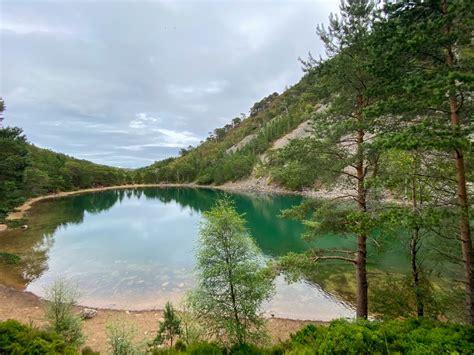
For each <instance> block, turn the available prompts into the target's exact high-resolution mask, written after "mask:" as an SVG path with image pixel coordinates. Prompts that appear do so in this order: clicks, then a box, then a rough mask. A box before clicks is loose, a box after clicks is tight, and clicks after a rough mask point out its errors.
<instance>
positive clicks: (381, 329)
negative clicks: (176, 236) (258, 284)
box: [156, 318, 474, 354]
mask: <svg viewBox="0 0 474 355" xmlns="http://www.w3.org/2000/svg"><path fill="white" fill-rule="evenodd" d="M160 353H164V352H159V351H158V352H156V354H160ZM174 353H176V354H178V353H181V354H183V353H185V354H473V353H474V327H472V326H470V325H463V324H454V323H442V322H438V321H432V320H428V319H416V318H413V319H408V320H392V321H385V322H384V321H353V322H351V321H346V320H335V321H332V322H331V323H330V324H329V326H325V325H314V324H309V325H307V326H305V327H304V328H303V329H301V330H300V331H298V332H297V333H296V334H294V335H292V336H291V338H290V339H289V340H287V341H286V342H284V343H281V344H278V345H275V346H274V347H272V348H261V347H256V346H253V345H248V344H241V345H236V346H234V347H232V348H230V349H226V348H224V347H219V346H218V345H215V344H209V343H198V344H192V345H191V346H188V347H187V348H186V350H185V351H180V352H179V351H172V350H169V349H166V354H174Z"/></svg>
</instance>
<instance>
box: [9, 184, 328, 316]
mask: <svg viewBox="0 0 474 355" xmlns="http://www.w3.org/2000/svg"><path fill="white" fill-rule="evenodd" d="M147 187H155V188H167V187H186V188H204V189H214V190H221V191H228V192H234V193H263V194H265V193H268V194H287V195H305V194H304V192H293V191H286V190H283V189H281V188H278V187H275V186H271V185H266V186H265V187H266V188H261V187H259V186H258V185H257V184H255V183H254V182H252V181H249V180H244V181H242V182H231V183H226V184H223V185H219V186H216V185H197V184H195V183H186V184H176V183H159V184H128V185H114V186H103V187H94V188H87V189H80V190H74V191H62V192H58V193H53V194H48V195H43V196H38V197H33V198H30V199H28V200H27V201H25V202H24V203H23V204H22V205H20V206H19V207H17V208H16V209H15V210H14V211H12V212H10V213H9V214H8V215H7V217H6V218H5V219H6V220H10V221H14V220H18V219H21V218H24V217H25V216H26V215H27V212H28V211H29V210H30V209H31V208H32V207H33V206H34V205H35V204H36V203H38V202H40V201H44V200H51V199H55V198H62V197H67V196H73V195H79V194H86V193H92V192H100V191H107V190H118V189H133V188H147ZM2 226H4V228H1V227H2ZM7 230H10V228H8V226H7V225H5V224H0V233H1V232H2V231H7ZM5 290H8V292H5ZM0 291H1V292H0V294H2V295H3V294H4V293H7V294H9V295H11V294H15V296H14V298H17V299H30V300H32V299H34V300H35V301H34V302H37V303H43V302H44V300H43V299H42V298H41V297H40V296H38V295H36V294H34V293H32V292H29V291H25V290H18V289H15V288H11V287H8V286H5V285H2V284H0ZM2 298H5V296H2ZM7 298H8V297H7ZM2 302H3V300H1V301H0V304H1V303H2ZM31 302H33V301H31ZM77 307H78V308H79V309H84V308H94V309H97V310H99V311H101V312H112V313H116V312H118V313H121V312H122V313H123V312H126V313H127V312H128V313H157V312H158V313H160V312H162V309H144V310H128V309H113V308H101V307H91V306H87V305H77ZM0 309H1V307H0ZM2 313H3V312H2ZM3 318H4V314H0V319H3ZM268 320H279V321H280V322H297V323H299V324H307V323H321V324H326V322H324V321H317V320H315V321H313V320H301V319H291V318H278V317H271V318H268Z"/></svg>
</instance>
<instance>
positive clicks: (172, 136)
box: [118, 128, 200, 152]
mask: <svg viewBox="0 0 474 355" xmlns="http://www.w3.org/2000/svg"><path fill="white" fill-rule="evenodd" d="M152 131H153V132H156V133H158V134H159V135H158V137H156V138H155V142H154V143H144V144H135V145H126V146H120V147H118V148H119V149H125V150H130V151H135V152H137V151H142V150H144V149H145V148H163V147H166V148H184V147H187V146H189V145H193V144H196V143H198V142H199V141H200V139H199V138H198V137H196V136H194V135H193V134H192V133H191V132H188V131H181V132H179V131H173V130H169V129H164V128H155V129H152Z"/></svg>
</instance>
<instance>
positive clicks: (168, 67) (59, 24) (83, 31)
mask: <svg viewBox="0 0 474 355" xmlns="http://www.w3.org/2000/svg"><path fill="white" fill-rule="evenodd" d="M337 7H338V2H337V1H332V0H326V1H323V0H317V1H316V0H315V1H313V2H302V1H286V2H280V1H278V2H269V1H265V2H258V1H237V0H235V1H226V2H225V3H224V2H218V1H215V2H188V1H176V2H155V1H153V2H152V1H138V2H131V1H123V2H122V1H119V2H116V1H114V2H111V1H97V2H94V1H61V2H60V1H42V2H38V1H34V0H22V1H18V0H3V1H2V19H1V23H0V36H1V38H0V52H1V61H0V76H1V78H2V80H1V81H0V93H1V95H2V96H3V98H4V99H5V102H6V105H7V111H6V112H5V114H4V116H5V119H6V121H5V123H6V124H8V125H17V126H20V127H22V128H23V129H24V131H25V133H26V134H27V136H28V139H29V140H30V141H31V142H33V143H34V144H37V145H41V146H43V147H47V148H49V149H53V150H56V151H62V152H66V153H68V154H70V155H74V156H77V157H79V158H88V159H91V160H93V161H96V162H99V163H102V164H112V165H120V166H128V167H138V166H142V165H144V164H148V163H149V162H150V161H154V160H159V159H162V158H166V157H169V156H174V155H177V154H178V151H179V148H181V147H183V146H187V145H189V144H197V143H198V142H199V141H200V140H201V139H203V138H205V137H206V135H207V133H208V132H209V131H212V130H213V129H214V128H216V127H219V126H222V125H223V124H225V122H226V120H227V121H230V120H231V119H232V118H233V117H236V116H238V115H239V114H240V113H241V112H248V110H249V108H250V107H251V106H252V105H253V103H255V102H256V101H258V100H260V99H261V98H262V97H264V96H267V95H268V94H270V93H272V92H274V91H278V92H281V91H282V90H284V88H285V86H287V85H292V84H294V83H296V82H297V81H298V80H299V79H300V78H301V76H302V75H303V73H302V71H301V66H300V63H299V62H298V57H305V56H306V53H308V52H309V51H312V52H313V54H314V55H316V56H317V55H319V54H324V51H323V49H322V45H321V43H320V42H319V41H318V39H317V37H316V35H315V27H316V24H318V23H321V22H325V21H326V19H327V17H328V14H329V12H331V11H337ZM71 144H72V145H71ZM91 147H93V150H94V152H96V151H97V152H100V151H103V152H109V153H110V154H108V155H103V156H91V155H90V149H91ZM119 147H122V148H119ZM124 147H128V148H129V149H127V148H124ZM124 151H126V152H127V154H126V155H124V154H123V152H124ZM88 154H89V155H88Z"/></svg>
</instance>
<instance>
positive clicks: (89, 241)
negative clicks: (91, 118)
mask: <svg viewBox="0 0 474 355" xmlns="http://www.w3.org/2000/svg"><path fill="white" fill-rule="evenodd" d="M222 194H223V192H221V191H218V190H212V189H194V188H140V189H118V190H107V191H101V192H94V193H85V194H79V195H73V196H68V197H63V198H58V199H51V200H44V201H41V202H39V203H37V204H36V205H34V206H33V208H32V209H31V210H30V211H29V213H28V219H29V221H28V223H29V226H30V228H28V229H27V230H13V231H8V232H5V233H2V234H0V245H2V247H1V249H2V251H6V252H11V253H16V254H18V255H20V256H21V257H22V263H21V264H20V265H15V266H11V265H0V283H1V284H4V285H6V286H10V287H14V288H17V289H21V290H27V291H30V292H33V293H34V294H37V295H39V296H42V295H44V291H45V288H46V287H47V286H48V285H50V284H51V283H52V282H53V281H54V280H55V279H57V278H59V277H63V278H66V279H67V280H68V281H70V282H71V283H72V284H74V285H76V286H77V288H78V290H79V292H80V295H81V296H80V300H79V301H80V303H81V304H83V305H88V306H93V307H105V308H117V309H130V310H144V309H157V308H163V306H164V304H165V303H166V301H168V300H171V301H172V302H173V303H178V301H179V300H180V299H181V298H182V296H183V295H184V294H185V292H186V291H187V290H189V289H191V288H192V287H193V286H194V282H195V281H194V275H195V273H194V265H195V259H194V251H195V247H196V241H197V238H198V229H199V222H200V220H201V219H202V213H203V211H206V210H208V209H210V208H211V207H212V206H213V204H214V203H215V201H216V199H217V198H219V196H222ZM230 196H231V197H232V198H233V199H234V200H235V204H236V208H237V210H238V212H239V213H242V214H245V219H246V220H247V227H248V229H249V232H250V234H251V235H252V237H253V238H254V239H255V241H256V243H257V245H258V246H259V247H260V249H261V250H262V253H263V256H264V257H265V258H277V257H279V256H282V255H285V254H286V253H288V252H302V251H304V250H306V249H308V248H310V247H311V246H314V244H313V245H312V244H311V243H310V242H307V241H304V240H302V239H301V238H300V235H301V233H302V232H303V227H302V225H301V224H300V223H298V222H296V221H291V220H285V219H282V218H279V214H280V212H281V211H282V210H283V209H286V208H289V207H291V206H294V205H297V204H299V203H300V202H301V197H299V196H288V195H285V196H283V195H266V194H265V195H263V194H262V195H260V194H257V195H246V194H230ZM333 240H334V238H331V236H327V237H324V238H322V239H321V240H319V241H318V243H319V246H321V245H322V246H325V245H329V244H330V243H333ZM313 243H314V242H313ZM338 243H339V244H338V245H339V246H341V244H347V245H350V243H352V241H351V240H347V241H344V240H342V241H338ZM347 245H345V246H347ZM348 270H349V271H351V270H352V269H351V268H349V269H348ZM275 283H276V294H275V296H274V297H273V299H272V300H271V302H269V303H268V304H266V305H265V310H266V313H268V314H274V315H275V316H277V317H288V318H294V319H313V320H330V319H333V318H339V317H352V316H353V315H354V311H353V308H352V307H351V305H350V303H349V302H344V301H343V300H342V299H341V298H340V297H337V296H335V295H334V294H331V293H329V292H327V291H325V290H324V287H322V286H320V285H318V284H316V283H309V282H304V281H300V282H297V283H292V284H287V283H286V282H285V280H284V277H283V275H282V276H279V277H278V278H277V279H276V280H275Z"/></svg>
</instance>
